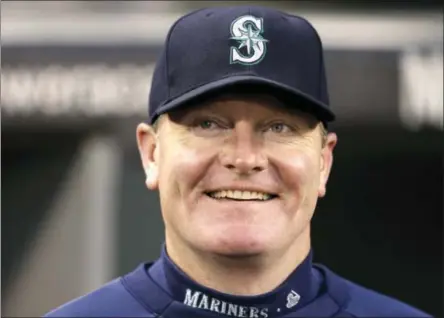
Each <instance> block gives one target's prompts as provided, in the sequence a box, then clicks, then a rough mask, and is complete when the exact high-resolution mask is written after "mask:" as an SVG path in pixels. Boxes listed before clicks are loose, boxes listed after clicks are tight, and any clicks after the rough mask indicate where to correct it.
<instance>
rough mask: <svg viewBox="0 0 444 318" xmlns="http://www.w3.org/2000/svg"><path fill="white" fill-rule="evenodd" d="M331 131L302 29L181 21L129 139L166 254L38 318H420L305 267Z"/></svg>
mask: <svg viewBox="0 0 444 318" xmlns="http://www.w3.org/2000/svg"><path fill="white" fill-rule="evenodd" d="M332 120H334V114H333V112H332V111H331V109H330V107H329V102H328V93H327V85H326V76H325V71H324V63H323V52H322V45H321V41H320V39H319V36H318V34H317V32H316V31H315V29H314V28H313V27H312V26H311V25H310V24H309V23H308V22H307V21H306V20H304V19H302V18H300V17H296V16H290V15H288V14H285V13H282V12H279V11H276V10H273V9H270V8H264V7H253V6H250V7H249V6H242V7H228V8H211V9H204V10H198V11H196V12H193V13H191V14H189V15H186V16H184V17H182V18H181V19H179V20H178V21H177V22H176V23H175V24H174V25H173V26H172V28H171V30H170V32H169V34H168V36H167V39H166V43H165V47H164V50H163V52H162V53H161V55H160V58H159V61H158V63H157V66H156V69H155V72H154V76H153V82H152V87H151V92H150V102H149V122H148V124H145V123H142V124H140V125H139V126H138V127H137V142H138V146H139V150H140V155H141V159H142V164H143V167H144V169H145V172H146V186H147V187H148V188H149V189H151V190H159V194H160V202H161V210H162V216H163V219H164V223H165V237H166V242H165V246H164V248H163V250H162V255H161V257H160V259H158V260H157V261H156V262H154V263H146V264H142V265H141V266H139V267H138V268H137V269H135V270H134V271H133V272H131V273H129V274H128V275H125V276H123V277H121V278H118V279H116V280H114V281H112V282H110V283H109V284H107V285H105V286H104V287H102V288H100V289H98V290H96V291H94V292H92V293H90V294H88V295H85V296H83V297H81V298H79V299H77V300H74V301H72V302H70V303H68V304H66V305H64V306H62V307H60V308H58V309H56V310H54V311H53V312H51V313H49V314H48V315H47V316H48V317H67V316H70V317H169V318H173V317H174V318H175V317H177V318H198V317H251V318H252V317H263V318H265V317H364V316H373V317H395V316H397V317H426V316H427V315H426V314H425V313H423V312H421V311H419V310H417V309H414V308H412V307H410V306H408V305H406V304H403V303H401V302H399V301H397V300H394V299H391V298H389V297H386V296H383V295H381V294H378V293H376V292H373V291H370V290H368V289H365V288H364V287H360V286H358V285H356V284H354V283H352V282H350V281H347V280H345V279H343V278H341V277H339V276H338V275H336V274H334V273H333V272H332V271H330V270H329V269H328V268H326V267H325V266H321V265H315V264H313V263H312V253H313V252H312V249H311V244H310V220H311V218H312V216H313V213H314V210H315V207H316V203H317V200H318V198H321V197H323V196H324V195H325V193H326V184H327V180H328V177H329V173H330V170H331V167H332V162H333V149H334V147H335V145H336V142H337V136H336V135H335V134H334V133H331V132H330V133H328V132H327V125H328V123H329V122H331V121H332Z"/></svg>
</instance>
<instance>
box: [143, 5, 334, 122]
mask: <svg viewBox="0 0 444 318" xmlns="http://www.w3.org/2000/svg"><path fill="white" fill-rule="evenodd" d="M244 90H245V91H250V92H257V93H260V94H263V93H268V94H271V95H274V96H276V97H277V98H279V99H281V100H282V101H284V104H285V105H286V106H287V107H290V108H296V109H300V110H303V111H306V112H309V113H311V114H313V115H314V116H316V117H317V118H318V119H319V120H320V121H322V122H324V123H327V122H329V121H333V120H334V119H335V115H334V113H333V112H332V111H331V109H330V106H329V97H328V89H327V80H326V74H325V67H324V58H323V48H322V42H321V39H320V37H319V35H318V33H317V31H316V30H315V29H314V27H313V26H312V25H311V24H310V23H309V22H308V21H307V20H306V19H304V18H302V17H298V16H294V15H290V14H287V13H284V12H281V11H279V10H276V9H272V8H269V7H262V6H230V7H213V8H205V9H200V10H197V11H193V12H191V13H189V14H187V15H185V16H183V17H181V18H180V19H178V20H177V21H176V22H175V23H174V24H173V25H172V27H171V28H170V30H169V32H168V35H167V37H166V41H165V44H164V47H163V49H162V51H161V53H160V56H159V58H158V60H157V63H156V67H155V69H154V73H153V77H152V83H151V90H150V96H149V122H150V123H151V124H152V123H153V122H154V121H155V120H156V119H157V118H158V116H159V115H161V114H163V113H167V112H169V111H171V110H174V109H178V108H181V107H185V106H186V105H192V104H193V103H195V102H196V101H198V100H199V101H202V100H204V99H205V98H211V97H214V96H216V95H217V94H220V93H224V92H230V91H236V92H239V91H241V92H242V91H244Z"/></svg>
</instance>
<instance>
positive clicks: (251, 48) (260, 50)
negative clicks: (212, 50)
mask: <svg viewBox="0 0 444 318" xmlns="http://www.w3.org/2000/svg"><path fill="white" fill-rule="evenodd" d="M230 31H231V38H230V39H231V40H236V41H238V46H237V47H234V46H232V47H231V48H230V50H231V51H230V63H231V64H233V63H240V64H245V65H252V64H257V63H259V62H260V61H261V60H262V59H263V58H264V56H265V54H266V52H267V47H266V43H267V42H268V40H266V39H264V38H263V37H262V33H263V32H264V20H263V19H262V18H257V17H255V16H252V15H244V16H241V17H239V18H237V19H236V20H234V21H233V22H232V23H231V30H230ZM241 49H242V52H241Z"/></svg>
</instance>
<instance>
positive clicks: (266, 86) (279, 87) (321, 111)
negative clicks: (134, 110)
mask: <svg viewBox="0 0 444 318" xmlns="http://www.w3.org/2000/svg"><path fill="white" fill-rule="evenodd" d="M243 85H246V86H258V88H260V89H258V90H257V91H258V92H260V93H262V94H264V93H268V94H271V95H274V96H276V97H277V98H278V99H282V100H283V101H284V103H291V104H290V105H288V106H289V107H292V108H293V107H294V108H298V109H300V110H303V111H306V112H308V113H311V114H313V115H314V116H315V117H317V118H318V119H319V120H320V121H322V122H324V123H327V122H330V121H333V120H334V119H335V115H334V114H333V112H332V111H331V110H330V109H329V107H328V106H327V105H325V104H324V103H322V102H320V101H318V100H316V99H314V98H313V97H311V96H309V95H307V94H305V93H303V92H301V91H299V90H297V89H294V88H292V87H289V86H287V85H284V84H281V83H278V82H276V81H273V80H270V79H266V78H262V77H258V76H252V75H238V76H230V77H227V78H223V79H220V80H217V81H215V82H211V83H208V84H205V85H202V86H199V87H197V88H195V89H192V90H190V91H188V92H186V93H185V94H182V95H181V96H179V97H177V98H174V99H172V100H171V101H169V102H167V103H166V104H164V105H162V106H161V107H159V108H158V109H157V110H156V112H155V113H154V114H152V115H151V117H150V119H149V120H150V122H151V123H153V122H154V121H155V120H156V118H157V117H158V116H159V115H161V114H164V113H167V112H169V111H171V110H173V109H177V108H179V107H182V106H185V105H190V104H193V103H194V102H195V101H196V100H199V101H201V100H204V99H208V98H212V97H214V96H215V94H220V93H226V92H230V90H232V89H236V91H238V88H239V87H242V86H243Z"/></svg>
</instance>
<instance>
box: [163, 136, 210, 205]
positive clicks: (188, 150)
mask: <svg viewBox="0 0 444 318" xmlns="http://www.w3.org/2000/svg"><path fill="white" fill-rule="evenodd" d="M212 157H213V155H212V154H211V153H210V152H209V151H206V152H205V151H202V149H200V148H197V147H194V148H193V147H189V146H186V147H184V146H182V145H180V144H177V143H172V142H170V143H169V144H168V146H167V147H165V148H162V151H161V152H160V158H159V159H160V160H159V161H160V163H159V166H160V175H159V190H160V192H161V193H162V192H168V196H169V197H171V196H174V197H176V198H177V197H178V196H179V197H183V198H189V197H190V194H191V193H192V192H193V190H198V188H199V182H200V181H201V180H202V177H203V175H204V174H205V172H206V170H207V166H208V165H209V164H210V163H211V158H212ZM196 192H197V191H196Z"/></svg>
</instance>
